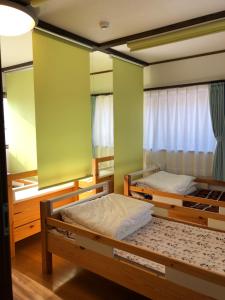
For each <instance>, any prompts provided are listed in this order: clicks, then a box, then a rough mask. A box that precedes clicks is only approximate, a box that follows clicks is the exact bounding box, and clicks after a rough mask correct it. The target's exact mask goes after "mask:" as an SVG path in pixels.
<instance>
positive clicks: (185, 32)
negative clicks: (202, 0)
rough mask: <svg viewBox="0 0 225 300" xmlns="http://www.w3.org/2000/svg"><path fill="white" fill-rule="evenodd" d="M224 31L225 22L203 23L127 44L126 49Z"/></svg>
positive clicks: (146, 46) (162, 43)
mask: <svg viewBox="0 0 225 300" xmlns="http://www.w3.org/2000/svg"><path fill="white" fill-rule="evenodd" d="M222 31H225V20H219V21H214V22H210V23H205V24H202V25H198V26H193V27H189V28H185V29H180V30H177V31H172V32H169V33H165V34H161V35H157V36H153V37H149V38H146V39H142V40H137V41H133V42H129V43H127V47H128V48H130V50H131V51H137V50H142V49H148V48H153V47H156V46H161V45H166V44H170V43H175V42H180V41H184V40H187V39H192V38H195V37H200V36H204V35H208V34H212V33H217V32H222Z"/></svg>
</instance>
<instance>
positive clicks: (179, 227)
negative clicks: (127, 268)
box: [114, 217, 225, 275]
mask: <svg viewBox="0 0 225 300" xmlns="http://www.w3.org/2000/svg"><path fill="white" fill-rule="evenodd" d="M124 241H125V242H127V243H129V244H132V245H135V246H140V247H143V248H145V249H148V250H151V251H154V252H157V253H159V254H163V255H166V256H168V257H171V258H175V259H178V260H181V261H183V262H185V263H188V264H192V265H195V266H197V267H201V268H204V269H207V270H210V271H214V272H217V273H220V274H223V275H225V233H223V232H217V231H213V230H209V229H204V228H199V227H195V226H190V225H186V224H182V223H179V222H173V221H169V220H165V219H161V218H156V217H153V218H152V221H151V222H150V223H148V224H147V225H145V226H144V227H142V228H141V229H139V230H138V231H136V232H135V233H133V234H131V235H129V236H128V237H126V238H125V239H124ZM114 254H115V255H116V256H118V257H121V258H124V259H128V260H130V261H132V262H134V263H137V264H139V265H142V266H144V267H146V268H150V269H153V270H156V271H158V272H160V273H165V267H164V266H163V265H161V264H158V263H155V262H152V261H150V260H148V259H144V258H141V257H138V256H136V255H133V254H130V253H127V252H125V251H122V250H118V249H114Z"/></svg>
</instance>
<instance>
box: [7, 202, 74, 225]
mask: <svg viewBox="0 0 225 300" xmlns="http://www.w3.org/2000/svg"><path fill="white" fill-rule="evenodd" d="M74 198H75V197H73V198H70V199H65V200H62V201H60V202H57V203H55V204H54V205H53V207H54V208H56V207H59V206H62V205H65V204H68V203H70V202H72V201H74V200H75V199H74ZM13 209H14V228H17V227H19V226H22V225H25V224H27V223H30V222H33V221H35V220H37V219H40V200H39V199H32V200H26V201H21V202H18V203H15V204H14V208H13Z"/></svg>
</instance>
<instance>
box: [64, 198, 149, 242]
mask: <svg viewBox="0 0 225 300" xmlns="http://www.w3.org/2000/svg"><path fill="white" fill-rule="evenodd" d="M152 207H153V205H152V204H151V203H148V202H144V201H140V200H136V199H133V198H130V197H126V196H123V195H118V194H109V195H106V196H103V197H101V198H98V199H95V200H91V201H89V202H85V203H80V204H77V205H76V204H75V205H74V206H71V207H67V208H64V209H62V210H61V216H62V219H63V220H65V221H67V222H68V221H69V222H70V223H73V222H74V223H77V224H80V225H82V226H84V227H86V228H89V229H91V230H93V231H96V232H99V233H102V234H105V235H108V236H111V237H114V238H117V239H123V238H125V237H126V236H127V235H129V234H131V233H133V232H135V231H136V230H138V229H139V228H140V227H142V226H144V225H146V224H147V223H148V222H149V221H150V220H151V218H152V216H151V214H152V211H151V208H152ZM68 218H69V219H68Z"/></svg>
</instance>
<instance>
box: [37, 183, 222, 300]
mask: <svg viewBox="0 0 225 300" xmlns="http://www.w3.org/2000/svg"><path fill="white" fill-rule="evenodd" d="M91 189H95V190H99V192H98V193H97V194H95V195H92V196H91V197H89V198H87V199H85V200H80V201H78V202H76V203H70V204H69V205H66V206H64V207H60V208H58V209H54V208H53V205H54V204H56V203H58V202H59V201H62V200H65V199H67V198H68V197H70V196H71V195H66V194H65V195H62V196H60V197H56V198H54V199H51V200H47V201H44V202H41V236H42V268H43V272H44V273H48V274H50V273H52V254H55V255H58V256H60V257H63V258H64V259H66V260H68V261H71V263H74V264H76V265H77V266H80V267H83V268H85V269H87V270H89V271H91V272H94V273H97V274H99V275H101V276H103V277H105V278H107V279H109V280H112V281H114V282H116V283H118V284H120V285H122V286H124V287H126V288H129V289H131V290H134V291H135V292H137V293H140V294H142V295H144V296H146V297H148V298H150V299H167V300H176V299H177V300H178V299H179V300H180V299H184V300H185V299H186V300H189V299H193V300H194V299H196V300H203V299H205V300H206V299H218V300H222V299H224V294H225V253H224V250H225V232H224V231H223V232H221V231H218V230H215V229H214V230H209V229H205V228H202V226H201V225H194V226H193V225H190V224H188V223H187V222H185V221H182V222H181V221H174V220H171V219H170V218H163V217H157V216H154V215H153V216H152V217H151V218H150V222H148V223H146V225H144V226H143V227H141V228H139V229H138V230H137V231H135V232H133V233H132V234H129V235H128V236H126V237H123V238H120V239H119V238H115V237H114V236H113V237H112V236H111V235H110V234H105V233H104V234H103V233H102V232H104V230H105V227H104V226H102V230H101V228H100V229H98V230H97V229H96V230H93V229H91V228H90V227H89V225H84V224H83V223H82V220H81V221H80V220H79V216H80V212H81V214H83V213H84V215H85V213H86V209H87V207H88V206H89V209H90V205H92V204H94V203H95V202H97V203H98V204H97V210H98V207H99V206H98V205H99V203H100V202H101V203H103V207H104V206H106V204H104V201H107V200H108V198H110V197H111V198H112V195H113V198H115V197H117V196H118V197H119V198H118V200H119V199H120V197H125V196H121V195H116V194H110V195H109V194H108V192H109V185H108V183H107V182H105V183H104V182H103V183H99V184H96V185H94V186H91V187H87V188H84V189H80V190H78V191H75V192H73V195H74V196H77V195H80V194H81V193H84V192H87V191H90V190H91ZM111 198H110V199H111ZM125 198H126V199H125V200H126V202H127V203H129V202H132V200H134V199H133V198H130V197H129V198H128V197H125ZM118 200H116V199H115V200H114V203H115V205H116V203H117V202H118ZM135 201H136V202H142V203H146V202H144V201H143V200H135ZM148 204H149V203H148ZM135 205H136V204H135ZM77 206H78V213H77V215H78V220H75V221H74V222H71V219H69V218H68V220H66V219H65V217H64V218H63V215H65V213H66V211H67V213H68V212H72V211H71V209H72V210H73V213H74V209H75V212H76V208H77ZM106 207H107V206H106ZM99 208H100V207H99ZM95 209H96V207H95ZM148 209H149V213H150V210H151V208H150V207H149V208H148ZM95 212H96V210H95ZM87 213H88V211H87ZM105 213H110V212H107V211H106V212H105ZM73 215H74V214H73ZM100 215H102V210H101V209H100ZM75 216H76V214H75ZM67 217H68V215H67ZM99 217H100V216H99ZM132 220H133V219H132ZM84 221H85V222H86V221H87V219H86V218H85V219H84ZM106 221H107V219H106ZM101 222H102V218H101ZM97 223H98V222H97ZM122 223H124V222H123V221H122V222H121V224H122ZM125 223H126V222H125ZM90 224H92V223H91V222H90ZM95 228H96V227H95ZM157 228H158V229H157ZM178 229H179V230H178ZM109 230H110V228H109ZM162 232H163V234H164V236H163V237H162V236H160V234H161V235H162ZM178 233H179V234H180V236H178ZM168 234H169V238H171V239H172V240H171V241H170V243H167V242H168ZM191 236H194V237H195V238H194V239H193V241H191V238H190V237H191ZM147 237H148V239H150V240H148V241H146V238H147ZM166 237H167V238H166ZM144 240H145V242H144ZM164 240H166V247H167V248H166V249H165V248H163V244H164V246H165V241H164ZM146 242H147V243H148V245H147V244H145V243H146ZM199 242H200V243H199ZM173 243H175V244H176V245H174V244H173ZM157 244H158V246H157ZM208 245H210V249H208V250H207V246H208ZM195 247H197V248H195ZM212 248H213V249H212ZM171 249H172V253H171ZM176 249H177V250H178V251H177V252H176ZM207 251H209V253H208V254H207V253H206V252H207ZM175 252H176V253H175ZM179 252H180V253H179ZM200 254H201V255H202V257H199V255H200ZM210 255H211V258H210V259H209V256H210ZM218 257H219V258H218ZM214 258H215V260H214ZM217 258H218V260H217Z"/></svg>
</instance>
